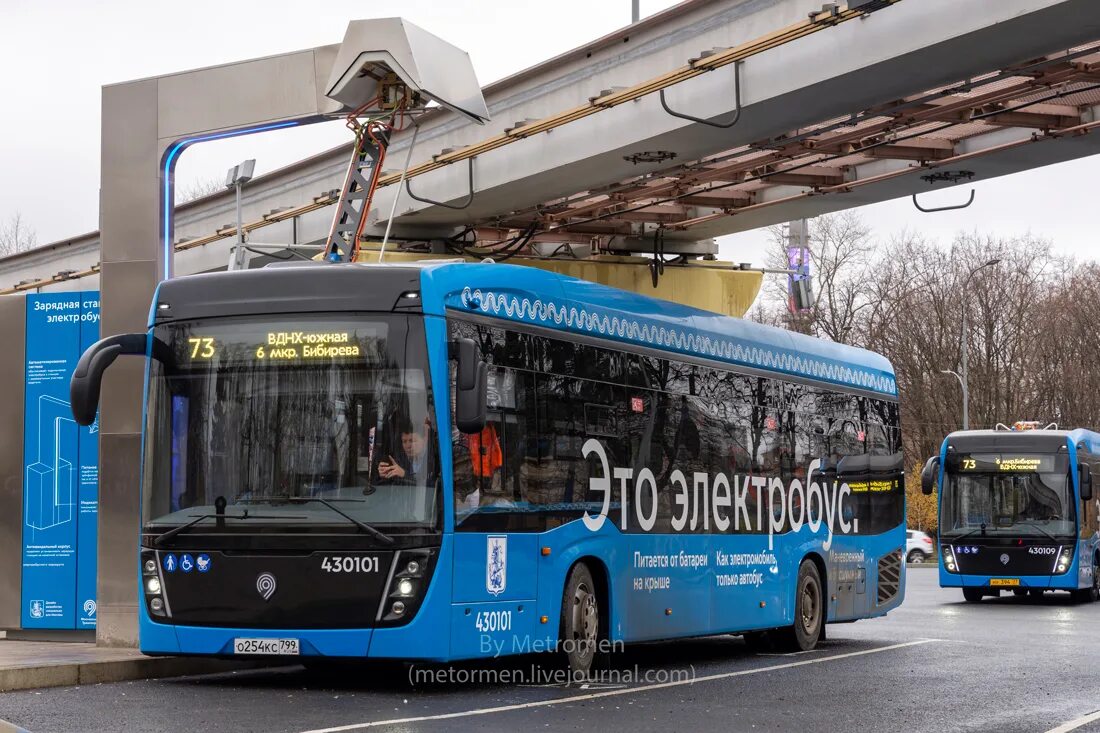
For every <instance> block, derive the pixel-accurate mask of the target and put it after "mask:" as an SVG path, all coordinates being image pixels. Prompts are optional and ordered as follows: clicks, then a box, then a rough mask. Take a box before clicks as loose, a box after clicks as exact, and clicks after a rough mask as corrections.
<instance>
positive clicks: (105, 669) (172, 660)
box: [0, 657, 285, 733]
mask: <svg viewBox="0 0 1100 733" xmlns="http://www.w3.org/2000/svg"><path fill="white" fill-rule="evenodd" d="M284 664H285V663H284ZM270 666H271V665H270V664H268V663H264V662H256V661H253V662H242V661H234V660H228V659H204V658H201V657H200V658H189V657H139V658H136V659H121V660H114V661H106V662H75V663H71V664H52V665H48V666H43V667H8V668H2V669H0V692H14V691H16V690H31V689H37V688H42V687H74V686H76V685H95V684H100V683H104V682H123V681H125V680H139V679H152V678H156V677H181V676H183V675H192V674H217V673H219V672H233V671H237V670H247V669H257V668H262V667H270ZM4 725H5V723H4V721H2V720H0V733H6V729H5V728H4ZM15 730H20V729H18V728H16V729H15Z"/></svg>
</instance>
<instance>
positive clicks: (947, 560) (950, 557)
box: [943, 545, 959, 573]
mask: <svg viewBox="0 0 1100 733" xmlns="http://www.w3.org/2000/svg"><path fill="white" fill-rule="evenodd" d="M943 566H944V568H946V569H947V572H949V573H957V572H959V566H958V564H957V563H956V562H955V553H954V551H952V549H951V545H944V546H943Z"/></svg>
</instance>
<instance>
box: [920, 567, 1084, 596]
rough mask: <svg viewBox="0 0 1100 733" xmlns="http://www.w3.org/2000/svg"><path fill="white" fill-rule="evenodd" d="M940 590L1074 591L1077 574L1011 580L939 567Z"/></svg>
mask: <svg viewBox="0 0 1100 733" xmlns="http://www.w3.org/2000/svg"><path fill="white" fill-rule="evenodd" d="M1006 580H1008V581H1016V582H1015V583H1012V584H1008V585H1004V584H1002V585H994V583H995V582H997V581H1001V582H1002V583H1003V582H1004V581H1006ZM940 587H941V588H988V589H990V590H1007V591H1011V590H1015V589H1018V588H1023V589H1027V590H1032V589H1038V590H1076V589H1077V588H1078V584H1077V572H1076V569H1075V568H1070V571H1069V572H1067V573H1065V574H1063V575H1021V576H1013V577H1011V578H1009V577H1007V576H1003V575H962V574H959V573H949V572H947V571H946V570H944V569H943V567H942V566H941V567H940Z"/></svg>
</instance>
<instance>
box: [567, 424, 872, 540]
mask: <svg viewBox="0 0 1100 733" xmlns="http://www.w3.org/2000/svg"><path fill="white" fill-rule="evenodd" d="M581 453H582V455H583V456H584V457H585V458H588V457H590V456H595V457H596V458H598V459H599V467H598V468H597V469H596V470H595V471H594V472H593V475H592V476H591V477H590V478H589V480H588V487H589V491H590V492H601V494H602V497H603V500H602V502H601V505H600V512H599V514H596V515H595V516H593V515H591V514H589V513H588V512H587V511H585V513H584V516H583V520H584V525H585V526H586V527H587V528H588V529H589V530H591V531H593V532H596V531H599V530H600V529H601V528H602V527H603V524H604V522H605V521H606V520H607V517H608V516H609V514H610V512H611V499H612V487H613V483H612V482H613V481H614V482H615V483H617V484H618V487H617V488H618V497H619V501H620V505H619V510H620V528H621V529H623V530H626V529H627V528H628V524H629V520H630V516H631V513H633V516H634V519H635V520H636V524H637V526H638V527H639V528H640V529H641V530H642V531H643V532H649V531H651V530H652V529H653V528H654V527H655V526H656V525H657V513H658V504H659V487H658V485H657V478H656V476H654V474H653V471H651V470H650V469H648V468H642V469H639V470H638V472H637V474H635V471H634V469H632V468H623V467H620V466H615V467H612V466H611V465H610V464H609V463H608V458H607V450H606V449H605V448H604V446H603V444H602V443H601V442H600V441H599V440H597V439H596V438H589V439H588V440H587V441H585V443H584V446H583V447H582V448H581ZM820 466H821V461H820V460H814V461H812V462H811V463H810V465H809V467H808V469H807V471H806V476H807V477H809V479H810V480H809V481H808V482H806V481H803V480H802V479H797V478H793V479H791V480H790V482H789V483H784V481H783V480H782V479H781V478H778V477H770V478H769V477H764V476H737V475H734V476H732V477H731V476H727V475H726V474H724V473H721V472H718V473H715V474H708V473H704V472H701V471H694V472H692V476H691V483H690V485H689V483H688V477H687V476H686V475H685V474H684V472H683V471H681V470H679V469H674V470H673V471H672V472H670V473H669V476H668V485H667V486H666V487H665V490H666V491H667V492H669V493H670V495H671V519H670V523H671V526H672V530H673V531H674V532H683V531H685V530H687V531H695V530H697V529H700V528H701V529H703V530H704V531H706V530H709V529H710V526H711V519H713V520H714V527H715V529H716V530H718V531H719V532H727V531H730V530H731V528H732V531H734V532H759V533H764V532H767V534H768V549H769V550H770V549H772V548H773V547H774V537H775V535H776V534H777V533H780V532H782V531H783V529H784V528H785V527H787V526H789V527H790V529H791V530H793V531H795V532H797V531H799V530H801V529H802V527H804V526H805V527H808V528H809V530H810V531H811V532H813V533H815V534H816V533H817V532H819V531H821V529H822V525H824V529H825V533H826V536H825V540H824V542H823V543H822V547H823V549H825V550H826V551H828V550H829V549H830V548H831V547H832V544H833V536H834V535H836V534H851V533H853V532H858V531H859V519H858V518H855V517H852V516H851V514H852V512H851V511H848V512H847V513H846V512H845V508H846V507H849V508H850V503H851V497H852V490H851V487H849V486H848V484H847V483H838V482H837V481H824V482H819V481H814V480H812V479H813V478H815V477H818V476H820V473H819V469H820ZM631 489H633V490H631ZM750 491H751V492H752V496H753V497H754V498H755V501H756V521H755V522H753V521H752V518H753V517H752V514H751V513H750V511H749V506H748V501H749V496H750ZM631 497H632V498H633V507H631V506H630V504H631ZM765 504H766V505H767V520H766V522H767V523H766V525H765V517H764V505H765ZM730 510H732V511H730Z"/></svg>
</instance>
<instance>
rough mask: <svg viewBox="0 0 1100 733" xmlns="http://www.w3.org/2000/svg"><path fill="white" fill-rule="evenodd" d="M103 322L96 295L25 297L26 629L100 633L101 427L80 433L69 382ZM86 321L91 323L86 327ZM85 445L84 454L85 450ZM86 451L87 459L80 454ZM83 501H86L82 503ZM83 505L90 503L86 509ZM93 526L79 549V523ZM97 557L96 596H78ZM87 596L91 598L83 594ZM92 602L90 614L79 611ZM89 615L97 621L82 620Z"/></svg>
mask: <svg viewBox="0 0 1100 733" xmlns="http://www.w3.org/2000/svg"><path fill="white" fill-rule="evenodd" d="M98 323H99V296H98V293H95V292H88V293H50V294H39V295H31V296H28V297H27V339H26V345H27V348H26V354H27V364H26V372H25V374H26V400H25V402H24V405H25V407H24V409H25V414H24V421H23V425H24V435H23V459H24V460H23V462H24V473H23V584H22V585H23V604H22V626H23V628H25V629H74V628H94V625H95V593H94V573H95V552H96V545H95V529H94V523H95V519H96V514H95V512H96V506H95V502H96V482H97V480H98V479H97V476H96V473H97V460H98V459H97V451H96V438H97V437H98V436H97V435H95V430H96V426H95V425H93V426H91V429H89V428H80V427H79V426H78V425H77V424H76V421H75V420H73V415H72V410H71V408H70V405H69V379H70V377H71V376H72V373H73V369H74V368H75V367H76V362H77V360H78V359H79V358H80V354H81V342H82V339H81V331H82V330H88V331H89V332H90V331H91V329H92V328H96V327H98ZM85 324H86V325H85ZM82 448H83V450H82ZM82 453H83V455H81V454H82ZM82 499H83V500H84V501H82ZM85 501H87V502H88V504H85ZM89 517H90V521H91V523H92V529H91V532H90V534H88V531H87V530H85V532H84V534H85V536H88V537H90V538H91V540H90V542H91V544H90V545H87V546H85V547H83V548H81V547H80V539H81V537H80V535H81V531H80V525H81V523H82V522H84V523H85V524H86V523H87V522H88V518H89ZM81 549H83V550H84V552H83V554H84V555H91V572H92V574H93V580H92V586H91V587H92V591H91V592H90V595H88V596H87V599H85V598H83V597H81V598H78V593H77V577H78V565H84V566H85V569H84V572H87V570H86V567H87V559H85V562H84V563H79V562H78V557H79V555H81V554H82V553H81V552H80V550H81ZM85 593H87V592H86V591H85ZM85 600H88V601H90V610H91V613H90V614H89V613H88V612H87V611H85V610H84V609H83V608H79V609H78V608H77V606H78V604H83V603H84V602H85ZM82 617H84V618H90V619H91V623H84V622H83V619H82Z"/></svg>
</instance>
